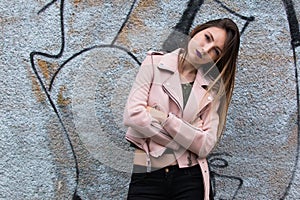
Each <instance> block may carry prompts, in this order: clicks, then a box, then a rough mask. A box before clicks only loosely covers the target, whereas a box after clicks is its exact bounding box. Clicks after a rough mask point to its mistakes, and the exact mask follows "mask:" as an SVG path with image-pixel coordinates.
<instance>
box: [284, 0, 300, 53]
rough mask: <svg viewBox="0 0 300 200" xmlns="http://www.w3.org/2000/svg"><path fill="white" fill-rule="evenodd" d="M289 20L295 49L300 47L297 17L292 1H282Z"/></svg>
mask: <svg viewBox="0 0 300 200" xmlns="http://www.w3.org/2000/svg"><path fill="white" fill-rule="evenodd" d="M282 1H283V5H284V7H285V11H286V14H287V18H288V23H289V27H290V33H291V38H292V41H291V44H292V46H293V47H298V46H300V31H299V23H298V20H297V15H296V12H295V8H294V4H293V1H292V0H282Z"/></svg>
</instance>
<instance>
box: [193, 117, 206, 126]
mask: <svg viewBox="0 0 300 200" xmlns="http://www.w3.org/2000/svg"><path fill="white" fill-rule="evenodd" d="M192 125H193V126H195V127H197V128H200V129H202V128H203V120H202V119H201V118H200V117H199V118H198V119H197V120H196V121H194V123H193V124H192Z"/></svg>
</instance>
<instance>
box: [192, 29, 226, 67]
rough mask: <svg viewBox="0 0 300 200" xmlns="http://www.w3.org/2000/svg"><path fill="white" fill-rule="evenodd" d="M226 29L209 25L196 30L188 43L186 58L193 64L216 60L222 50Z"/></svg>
mask: <svg viewBox="0 0 300 200" xmlns="http://www.w3.org/2000/svg"><path fill="white" fill-rule="evenodd" d="M225 40H226V31H225V30H224V29H221V28H218V27H210V28H207V29H204V30H202V31H200V32H198V33H197V34H196V35H194V37H193V38H192V39H191V40H190V42H189V44H188V55H187V59H188V60H189V62H190V63H192V64H195V65H197V66H198V65H201V64H206V63H209V62H213V61H216V60H217V59H218V58H219V57H220V55H221V53H222V52H223V51H224V44H225Z"/></svg>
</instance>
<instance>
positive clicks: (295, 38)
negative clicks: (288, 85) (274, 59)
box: [280, 0, 300, 200]
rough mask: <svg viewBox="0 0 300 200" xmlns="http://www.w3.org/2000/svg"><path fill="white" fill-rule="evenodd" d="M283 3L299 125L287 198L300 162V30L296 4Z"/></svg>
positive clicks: (290, 1)
mask: <svg viewBox="0 0 300 200" xmlns="http://www.w3.org/2000/svg"><path fill="white" fill-rule="evenodd" d="M282 1H283V5H284V7H285V11H286V13H287V18H288V23H289V27H290V33H291V39H292V40H291V45H292V50H293V59H294V71H295V81H296V99H297V126H298V131H297V134H298V138H297V150H296V151H297V154H296V159H295V162H294V167H293V172H292V178H291V181H290V182H289V184H288V186H287V187H286V190H285V192H284V194H283V196H282V197H281V198H280V199H281V200H283V199H285V198H286V197H287V195H288V193H289V191H290V189H291V186H292V183H293V181H294V180H295V176H296V170H297V167H298V162H299V152H300V129H299V127H300V97H299V95H300V91H299V78H298V74H299V73H298V68H297V56H296V47H298V46H300V31H299V23H298V20H297V16H296V12H295V9H294V4H293V1H292V0H282Z"/></svg>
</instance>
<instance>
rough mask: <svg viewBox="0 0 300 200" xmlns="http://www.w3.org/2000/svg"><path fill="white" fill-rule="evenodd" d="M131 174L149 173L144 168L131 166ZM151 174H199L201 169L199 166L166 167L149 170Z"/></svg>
mask: <svg viewBox="0 0 300 200" xmlns="http://www.w3.org/2000/svg"><path fill="white" fill-rule="evenodd" d="M132 172H133V173H149V172H147V167H146V166H141V165H133V171H132ZM150 173H152V174H157V175H160V174H161V175H165V174H166V173H176V174H178V175H180V174H182V175H184V174H199V173H200V174H201V169H200V166H199V165H194V166H192V167H185V168H179V166H178V165H171V166H166V167H163V168H153V167H152V168H151V172H150Z"/></svg>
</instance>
